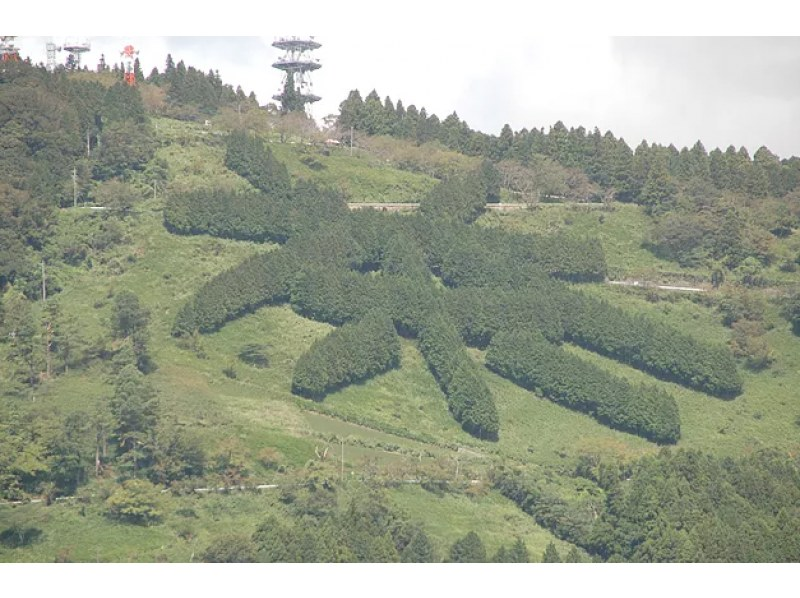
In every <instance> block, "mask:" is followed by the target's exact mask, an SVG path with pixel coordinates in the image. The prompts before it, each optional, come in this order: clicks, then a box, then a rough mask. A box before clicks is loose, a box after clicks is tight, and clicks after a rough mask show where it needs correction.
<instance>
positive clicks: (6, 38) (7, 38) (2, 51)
mask: <svg viewBox="0 0 800 598" xmlns="http://www.w3.org/2000/svg"><path fill="white" fill-rule="evenodd" d="M15 39H17V36H16V35H0V61H2V62H17V61H19V48H17V47H16V46H15V45H14V40H15Z"/></svg>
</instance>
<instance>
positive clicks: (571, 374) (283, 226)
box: [165, 134, 742, 443]
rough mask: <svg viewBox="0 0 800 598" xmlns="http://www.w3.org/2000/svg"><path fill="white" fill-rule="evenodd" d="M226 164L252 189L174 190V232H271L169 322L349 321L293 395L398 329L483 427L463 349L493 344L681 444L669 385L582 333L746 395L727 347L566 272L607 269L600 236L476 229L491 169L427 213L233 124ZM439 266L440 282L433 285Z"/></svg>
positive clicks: (498, 363)
mask: <svg viewBox="0 0 800 598" xmlns="http://www.w3.org/2000/svg"><path fill="white" fill-rule="evenodd" d="M226 162H227V164H228V166H229V167H230V168H231V169H232V170H234V171H236V172H238V173H240V174H241V175H242V176H244V177H245V178H246V179H247V180H249V181H250V183H251V184H252V185H253V186H254V187H255V188H256V189H257V190H258V191H257V192H253V193H250V194H232V193H226V192H221V191H216V192H212V191H198V192H194V193H189V194H185V195H178V196H173V197H171V198H170V199H169V201H168V204H167V207H166V209H165V223H166V225H167V227H169V229H170V230H172V231H173V232H176V233H179V234H199V233H210V234H214V235H218V236H224V237H230V238H238V239H250V240H256V241H274V242H277V243H282V244H283V247H280V248H276V249H274V250H272V251H265V252H262V253H258V254H256V255H254V256H252V257H250V258H248V259H247V260H245V261H244V262H242V263H241V264H239V265H238V266H236V267H234V268H232V269H230V270H228V271H226V272H223V273H221V274H220V275H218V276H217V277H215V278H213V279H211V280H209V281H208V282H207V283H205V284H204V285H203V286H202V287H201V288H200V289H199V290H198V291H197V293H196V294H195V296H194V297H193V298H192V299H191V300H190V301H188V302H187V303H186V304H185V305H184V306H183V307H182V308H181V310H180V312H179V314H178V316H177V318H176V321H175V324H174V329H173V333H174V334H175V335H176V336H182V335H190V334H193V333H194V332H196V331H199V332H210V331H213V330H216V329H218V328H219V327H221V326H222V325H224V324H225V323H226V322H227V321H229V320H231V319H233V318H236V317H239V316H241V315H242V314H245V313H248V312H251V311H253V310H255V309H257V308H259V307H261V306H263V305H268V304H277V303H284V302H289V303H290V304H291V305H292V307H293V308H294V309H295V310H296V311H297V312H298V313H300V314H302V315H304V316H306V317H309V318H313V319H315V320H318V321H323V322H328V323H330V324H333V325H336V326H342V327H341V328H340V329H339V330H337V331H335V332H333V333H332V334H331V335H330V336H329V337H327V338H324V339H321V340H319V341H317V342H316V343H315V344H314V345H313V346H312V347H311V348H310V350H309V351H308V353H306V354H305V355H303V356H302V357H301V358H300V359H299V360H298V363H297V364H296V369H295V373H294V378H293V381H292V388H293V391H294V392H296V393H298V394H301V395H304V396H308V397H312V398H315V399H318V400H319V399H322V398H323V397H324V396H325V395H326V394H327V393H329V392H331V391H333V390H335V389H337V388H340V387H342V386H344V385H346V384H350V383H352V382H356V381H361V380H365V379H368V378H370V377H372V376H374V375H376V374H378V373H381V372H384V371H387V370H388V369H390V368H393V367H396V366H397V365H398V364H399V341H398V338H397V333H399V334H401V335H403V336H406V337H409V338H416V339H418V342H419V348H420V351H421V353H422V355H423V357H424V358H425V360H426V362H427V363H428V366H429V368H430V370H431V372H432V373H433V375H434V376H435V378H436V380H437V382H438V383H439V386H440V387H441V389H442V391H443V392H444V394H445V395H446V396H447V399H448V406H449V408H450V411H451V412H452V414H453V416H454V417H455V418H456V420H457V421H459V422H460V423H461V424H462V426H463V427H464V429H465V430H467V431H469V432H470V433H472V434H475V435H476V436H479V437H481V438H488V439H494V438H497V435H498V432H499V419H498V415H497V410H496V408H495V404H494V400H493V398H492V396H491V393H490V392H489V389H488V387H487V386H486V383H485V382H484V380H483V377H482V374H481V372H480V368H479V366H478V365H477V364H476V363H475V362H474V361H473V360H472V359H471V358H470V357H469V355H468V354H467V352H466V345H467V344H469V345H473V346H476V347H480V348H487V347H488V353H487V365H488V366H489V367H490V368H491V369H492V370H494V371H495V372H497V373H499V374H501V375H503V376H506V377H508V378H510V379H511V380H513V381H515V382H516V383H518V384H520V385H522V386H524V387H526V388H530V389H535V390H537V391H538V392H540V393H541V394H543V395H544V396H546V397H548V398H550V399H551V400H553V401H555V402H558V403H560V404H563V405H565V406H567V407H570V408H572V409H577V410H580V411H583V412H586V413H588V414H589V415H591V416H593V417H595V418H596V419H598V420H599V421H601V422H603V423H604V424H606V425H609V426H611V427H613V428H617V429H621V430H625V431H629V432H632V433H635V434H639V435H641V436H643V437H645V438H648V439H651V440H653V441H656V442H660V443H673V442H676V441H677V440H678V438H679V436H680V418H679V414H678V409H677V405H676V403H675V400H674V398H673V397H672V396H670V395H669V394H668V393H666V392H664V391H662V390H659V389H656V388H655V387H652V386H643V387H634V386H631V385H630V384H628V383H627V382H625V381H623V380H621V379H619V378H617V377H615V376H613V375H611V374H609V373H607V372H605V371H604V370H601V369H599V368H597V367H595V366H592V365H590V364H588V363H586V362H584V361H583V360H581V359H580V358H579V357H577V356H574V355H573V354H570V353H568V352H566V351H565V350H564V349H562V348H561V347H559V344H560V343H561V342H563V341H570V342H574V343H576V344H578V345H581V346H583V347H585V348H587V349H589V350H592V351H596V352H598V353H601V354H604V355H607V356H609V357H611V358H613V359H616V360H618V361H621V362H623V363H627V364H629V365H631V366H633V367H635V368H638V369H641V370H643V371H646V372H648V373H650V374H652V375H653V376H656V377H658V378H661V379H664V380H669V381H674V382H677V383H679V384H682V385H685V386H688V387H691V388H695V389H698V390H701V391H703V392H705V393H708V394H711V395H715V396H719V397H724V398H728V397H733V396H736V395H737V394H739V393H740V392H741V385H742V383H741V379H740V378H739V375H738V373H737V370H736V364H735V361H734V359H733V357H732V356H731V354H730V353H729V352H728V351H727V350H726V349H725V348H723V347H718V346H713V345H708V344H706V343H702V342H699V341H697V340H694V339H693V338H691V337H688V336H686V335H683V334H680V333H679V332H677V331H675V330H672V329H670V328H669V327H667V326H665V325H663V324H659V323H656V322H653V321H651V320H649V319H647V318H645V317H643V316H633V315H631V314H628V313H626V312H625V311H624V310H621V309H619V308H617V307H615V306H612V305H610V304H608V303H607V302H605V301H602V300H598V299H595V298H592V297H589V296H587V295H585V294H583V293H581V292H580V291H577V290H575V289H574V288H572V287H571V286H569V285H568V284H566V283H567V282H587V281H601V280H603V279H604V278H605V275H606V266H605V259H604V255H603V252H602V248H601V246H600V244H599V243H598V242H597V241H596V240H593V239H579V238H574V237H569V236H566V235H553V236H535V235H526V234H520V233H514V232H507V231H503V230H497V229H487V228H483V227H480V226H470V225H471V224H472V223H473V222H474V220H475V219H476V218H477V217H478V216H479V215H480V213H481V210H482V206H483V205H484V204H485V202H486V199H487V196H490V195H491V194H492V192H493V190H494V189H493V187H494V182H493V181H494V180H495V178H494V177H493V175H492V172H491V167H490V166H487V165H484V166H483V167H482V168H481V169H479V170H478V171H476V172H474V173H470V174H465V175H460V176H458V177H455V178H453V179H450V180H447V181H444V182H442V183H440V184H439V185H438V186H437V187H436V188H434V189H433V190H432V191H431V192H430V194H429V195H428V196H427V197H426V198H424V200H423V201H422V203H421V206H420V211H419V213H418V214H415V215H412V216H399V215H389V214H384V213H379V212H374V211H359V212H349V211H348V210H347V206H346V203H345V201H344V199H343V198H342V197H341V196H339V195H338V194H337V193H335V192H332V191H330V190H326V189H320V188H318V187H316V186H315V185H313V184H311V183H306V182H298V183H296V184H295V185H294V186H292V184H291V181H290V178H289V176H288V173H287V172H286V169H285V167H284V166H283V165H282V164H280V163H279V162H278V161H277V160H275V158H274V157H273V156H272V155H271V152H270V151H269V149H265V148H264V145H263V143H261V142H260V140H255V141H253V140H251V139H248V138H247V137H246V136H245V135H243V134H233V135H231V137H230V139H229V142H228V152H227V157H226ZM433 275H435V276H436V277H438V278H439V279H440V280H441V281H442V282H444V285H445V286H444V288H442V286H441V285H438V284H437V282H436V278H434V276H433Z"/></svg>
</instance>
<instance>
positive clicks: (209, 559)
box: [200, 534, 256, 563]
mask: <svg viewBox="0 0 800 598" xmlns="http://www.w3.org/2000/svg"><path fill="white" fill-rule="evenodd" d="M200 559H201V560H202V561H203V562H204V563H255V562H256V545H255V543H254V542H253V541H252V540H251V539H250V538H248V537H247V536H245V535H243V534H227V535H224V536H220V537H219V538H216V539H214V540H213V541H212V542H211V544H210V545H209V546H208V548H206V549H205V551H203V554H202V555H201V557H200Z"/></svg>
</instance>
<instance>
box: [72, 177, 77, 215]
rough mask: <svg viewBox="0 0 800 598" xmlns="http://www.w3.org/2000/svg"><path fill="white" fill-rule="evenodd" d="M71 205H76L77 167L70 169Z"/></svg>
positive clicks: (75, 206)
mask: <svg viewBox="0 0 800 598" xmlns="http://www.w3.org/2000/svg"><path fill="white" fill-rule="evenodd" d="M72 207H73V208H77V207H78V169H77V168H73V169H72Z"/></svg>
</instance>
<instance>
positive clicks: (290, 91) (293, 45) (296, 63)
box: [272, 37, 322, 112]
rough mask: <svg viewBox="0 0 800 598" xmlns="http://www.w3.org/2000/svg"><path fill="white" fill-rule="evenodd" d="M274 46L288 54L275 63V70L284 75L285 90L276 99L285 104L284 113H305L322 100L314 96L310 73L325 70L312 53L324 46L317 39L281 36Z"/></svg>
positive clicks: (282, 104)
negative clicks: (307, 106) (307, 107)
mask: <svg viewBox="0 0 800 598" xmlns="http://www.w3.org/2000/svg"><path fill="white" fill-rule="evenodd" d="M272 45H273V47H275V48H278V49H279V50H283V52H284V54H283V56H281V57H280V58H279V59H278V60H277V61H275V62H274V63H272V66H273V67H274V68H276V69H278V70H281V71H283V72H284V76H283V86H282V89H281V91H280V93H277V94H275V95H274V96H272V99H273V100H277V101H279V102H281V109H282V110H283V111H284V112H290V111H294V110H301V109H304V108H305V105H306V104H312V103H314V102H318V101H319V100H321V99H322V98H321V97H320V96H318V95H315V94H314V93H313V87H312V84H311V75H310V73H311V72H312V71H315V70H317V69H319V68H322V65H321V64H320V62H319V59H318V58H312V57H311V52H313V51H314V50H316V49H318V48H320V47H321V46H322V44H320V43H319V42H318V41H316V40H315V39H314V38H313V37H308V38H299V37H281V38H278V39H276V40H275V41H274V42H272Z"/></svg>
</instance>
